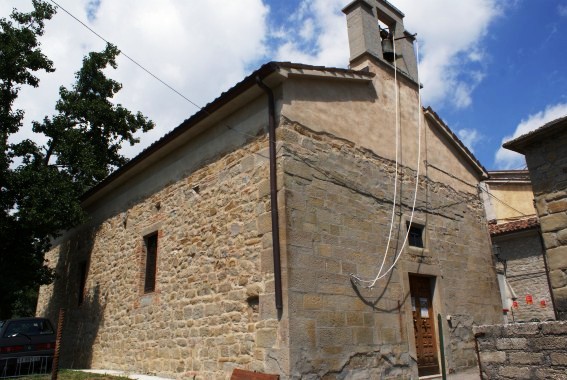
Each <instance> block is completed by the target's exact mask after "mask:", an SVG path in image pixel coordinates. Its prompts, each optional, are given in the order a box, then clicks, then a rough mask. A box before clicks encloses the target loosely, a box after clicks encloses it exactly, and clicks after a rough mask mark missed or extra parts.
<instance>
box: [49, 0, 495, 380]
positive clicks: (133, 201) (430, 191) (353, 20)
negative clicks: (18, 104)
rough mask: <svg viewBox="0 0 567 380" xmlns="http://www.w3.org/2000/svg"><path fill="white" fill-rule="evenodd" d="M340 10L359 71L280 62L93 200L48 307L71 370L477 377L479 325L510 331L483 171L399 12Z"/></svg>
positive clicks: (187, 124)
mask: <svg viewBox="0 0 567 380" xmlns="http://www.w3.org/2000/svg"><path fill="white" fill-rule="evenodd" d="M344 12H345V14H346V16H347V22H348V30H349V40H350V53H351V59H350V68H349V69H338V68H328V67H320V66H309V65H303V64H294V63H285V62H271V63H268V64H266V65H264V66H262V67H260V68H259V69H258V70H256V71H254V72H253V73H252V74H251V75H249V76H247V77H246V78H244V79H243V80H242V81H241V82H239V83H238V84H236V85H235V86H234V87H233V88H231V89H230V90H228V91H227V92H225V93H223V94H222V95H221V96H220V97H219V98H217V99H216V100H214V101H213V102H212V103H210V104H208V105H207V106H206V107H205V108H204V109H202V110H201V111H200V112H198V113H196V114H195V115H193V116H192V117H190V118H189V119H187V120H186V121H184V122H183V123H182V124H181V125H180V126H178V127H177V128H176V129H174V130H173V131H172V132H170V133H169V134H167V135H166V136H164V137H163V138H162V139H160V140H159V141H157V142H155V143H154V144H153V145H152V146H150V147H149V148H148V149H146V150H145V151H144V152H142V153H141V154H140V155H138V156H137V157H135V158H134V159H133V160H131V161H130V162H129V163H128V164H126V165H125V166H124V167H122V168H121V169H119V170H117V171H116V172H115V173H113V174H112V175H111V176H109V177H108V178H107V179H106V180H105V181H103V182H102V183H100V184H99V185H98V186H96V187H95V188H93V189H92V190H91V191H89V192H88V193H87V194H85V196H84V199H83V206H84V208H85V210H86V211H87V212H88V214H89V220H88V222H87V223H85V224H84V225H82V226H79V227H77V228H76V229H74V230H72V231H68V232H67V233H66V234H65V235H64V236H62V237H61V238H60V239H58V240H57V241H56V242H55V245H54V248H53V250H52V251H51V252H50V254H49V257H48V259H49V262H50V263H51V264H52V265H53V267H54V268H55V270H56V272H57V274H58V276H59V277H58V279H57V280H56V281H55V283H54V284H52V285H50V286H45V287H43V288H42V289H41V292H40V300H39V305H38V314H42V315H49V316H50V317H51V318H52V319H54V320H55V319H56V318H57V312H58V310H59V309H60V308H65V309H66V310H67V314H66V327H65V330H64V334H63V335H64V340H63V344H62V346H61V351H62V359H61V361H62V365H63V366H67V367H73V368H80V367H82V368H84V367H98V368H101V367H102V368H112V369H122V370H128V371H136V372H144V373H156V374H160V375H164V376H169V377H175V378H196V379H213V378H218V379H226V378H228V377H229V376H230V373H231V372H232V370H233V369H234V368H241V369H247V370H254V371H259V372H263V373H271V374H278V375H280V377H281V378H282V379H299V378H304V379H308V378H313V379H314V378H328V379H330V378H368V379H375V378H400V377H406V378H409V377H417V376H418V375H420V376H425V375H435V374H439V373H440V371H441V367H442V364H445V365H446V368H447V369H448V371H449V372H452V371H458V370H459V369H462V368H466V367H471V366H474V365H475V364H476V354H475V350H474V339H473V335H472V328H471V327H472V326H473V325H475V324H489V323H496V322H498V321H500V320H501V318H502V306H501V302H500V294H499V288H498V283H497V279H496V272H495V269H494V259H493V255H492V253H491V243H490V238H489V233H488V225H487V220H486V217H485V211H484V207H483V201H482V199H481V197H480V195H479V184H480V182H481V181H482V180H485V179H487V178H488V173H487V172H486V170H485V169H484V168H483V167H482V165H481V164H480V163H479V162H478V161H477V160H476V158H475V157H474V156H473V154H472V153H471V152H470V151H469V150H468V149H467V148H466V147H465V146H464V145H463V144H462V143H461V142H460V141H459V139H458V138H457V137H456V136H455V134H454V133H452V132H451V130H450V129H449V128H448V127H447V125H445V124H444V123H443V121H442V120H441V119H440V117H439V116H438V115H437V114H436V113H435V112H434V111H433V110H432V109H430V108H427V109H423V108H422V107H421V104H420V101H419V86H420V84H419V79H418V77H417V62H416V58H415V54H414V50H413V46H412V45H413V36H412V34H411V33H408V32H407V31H405V29H404V27H403V21H402V20H403V14H402V13H401V12H400V11H399V10H397V9H396V8H395V7H394V6H393V5H391V4H390V3H388V2H386V1H383V0H380V1H361V0H359V1H354V2H353V3H351V4H350V5H349V6H347V7H346V8H345V9H344ZM379 21H380V23H379ZM381 28H384V29H382V30H381ZM393 44H396V46H395V51H396V54H393V51H392V49H391V48H394V46H393ZM374 279H376V281H373V280H374ZM370 285H372V286H370ZM438 322H440V323H441V327H442V328H441V330H440V329H439V325H438ZM442 345H443V346H442Z"/></svg>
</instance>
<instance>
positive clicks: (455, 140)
mask: <svg viewBox="0 0 567 380" xmlns="http://www.w3.org/2000/svg"><path fill="white" fill-rule="evenodd" d="M423 112H424V114H425V115H426V116H429V118H430V119H431V120H433V121H435V123H436V124H437V125H438V126H439V128H441V129H442V131H443V132H444V133H445V134H446V135H447V136H448V137H449V138H450V140H451V141H452V142H453V143H454V144H455V146H456V147H457V148H458V149H459V150H460V151H461V152H462V153H463V156H465V157H466V158H467V160H468V161H469V162H470V163H471V164H472V166H473V167H474V168H475V169H476V170H477V171H478V172H479V173H480V176H481V177H482V178H484V179H486V178H488V171H487V170H486V169H485V167H484V166H482V164H481V163H480V161H479V160H478V159H477V158H476V157H475V155H474V154H473V153H472V152H471V151H470V150H469V148H467V147H466V146H465V144H463V142H462V141H461V140H460V139H459V137H458V136H457V135H456V134H455V133H454V132H453V131H452V130H451V128H449V126H448V125H447V124H445V122H444V121H443V120H442V119H441V117H439V115H438V114H437V113H436V112H435V111H434V110H433V109H432V108H431V107H427V108H424V109H423Z"/></svg>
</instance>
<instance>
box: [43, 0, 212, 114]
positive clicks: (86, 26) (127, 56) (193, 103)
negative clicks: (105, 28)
mask: <svg viewBox="0 0 567 380" xmlns="http://www.w3.org/2000/svg"><path fill="white" fill-rule="evenodd" d="M49 1H51V2H52V3H53V4H55V5H56V6H57V7H58V8H61V9H62V10H63V11H64V12H65V13H67V14H68V15H69V16H71V17H72V18H74V19H75V20H76V21H77V22H79V23H80V24H81V25H83V26H84V27H85V28H87V29H88V30H90V31H91V33H93V34H94V35H95V36H97V37H98V38H100V39H101V40H103V41H104V42H106V43H107V44H111V45H113V44H112V43H111V42H109V41H108V40H107V39H106V38H104V37H103V36H101V35H100V34H98V33H97V32H95V31H94V30H93V29H91V28H90V27H89V26H88V25H87V24H85V23H84V22H82V21H81V20H79V19H78V18H77V17H75V16H74V15H73V14H72V13H71V12H69V11H68V10H67V9H65V8H63V7H62V6H61V5H59V4H57V3H56V2H55V1H54V0H49ZM120 54H122V55H123V56H124V57H126V58H127V59H129V60H130V61H131V62H132V63H133V64H135V65H136V66H138V67H139V68H141V69H142V70H144V71H145V72H146V73H148V74H149V75H151V76H152V77H154V78H155V79H156V80H158V81H159V82H161V83H162V84H163V85H164V86H166V87H167V88H169V89H170V90H171V91H173V92H175V93H176V94H177V95H179V96H181V97H182V98H183V99H185V100H186V101H188V102H189V103H191V104H192V105H193V106H195V107H197V108H198V109H203V108H202V107H201V106H199V105H198V104H196V103H195V102H193V101H192V100H191V99H189V98H187V97H186V96H185V95H183V94H182V93H180V92H179V91H177V90H176V89H175V88H173V87H171V86H170V85H169V84H167V83H166V82H165V81H163V80H161V79H160V78H159V77H158V76H157V75H155V74H154V73H152V72H151V71H150V70H148V69H146V68H145V67H144V66H142V65H141V64H139V63H138V62H136V60H134V59H133V58H132V57H130V56H129V55H128V54H126V53H124V52H123V51H122V50H120Z"/></svg>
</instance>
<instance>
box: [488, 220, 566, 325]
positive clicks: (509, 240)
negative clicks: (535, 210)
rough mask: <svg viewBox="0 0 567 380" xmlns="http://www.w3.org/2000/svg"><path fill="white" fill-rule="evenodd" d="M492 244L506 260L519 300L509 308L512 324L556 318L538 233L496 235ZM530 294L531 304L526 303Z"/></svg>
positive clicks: (532, 231)
mask: <svg viewBox="0 0 567 380" xmlns="http://www.w3.org/2000/svg"><path fill="white" fill-rule="evenodd" d="M493 242H494V243H496V244H498V246H499V247H500V250H501V253H500V258H501V259H503V260H506V279H507V280H508V283H509V284H510V286H511V287H512V289H513V290H514V292H515V293H516V295H517V297H518V299H517V307H514V306H513V305H507V307H508V308H509V312H508V319H509V321H510V322H512V321H515V322H530V321H531V320H532V319H534V318H535V319H538V320H539V321H540V322H543V321H546V320H548V319H555V315H554V313H553V303H552V302H551V296H550V294H549V285H548V283H547V276H546V274H545V266H544V263H543V248H542V246H541V239H540V236H539V231H538V230H537V229H532V230H528V231H524V232H519V233H513V234H509V235H504V236H496V237H493ZM528 295H530V296H531V297H532V303H531V304H530V303H528V301H527V300H526V296H528ZM542 301H543V302H544V304H542Z"/></svg>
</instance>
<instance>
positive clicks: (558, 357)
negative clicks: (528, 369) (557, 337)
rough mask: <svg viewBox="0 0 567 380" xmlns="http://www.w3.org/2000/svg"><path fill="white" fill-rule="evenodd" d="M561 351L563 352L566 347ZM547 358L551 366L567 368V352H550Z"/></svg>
mask: <svg viewBox="0 0 567 380" xmlns="http://www.w3.org/2000/svg"><path fill="white" fill-rule="evenodd" d="M563 349H564V350H565V349H567V347H564V348H563ZM549 358H550V359H551V365H557V366H565V367H567V352H552V353H550V354H549Z"/></svg>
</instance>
